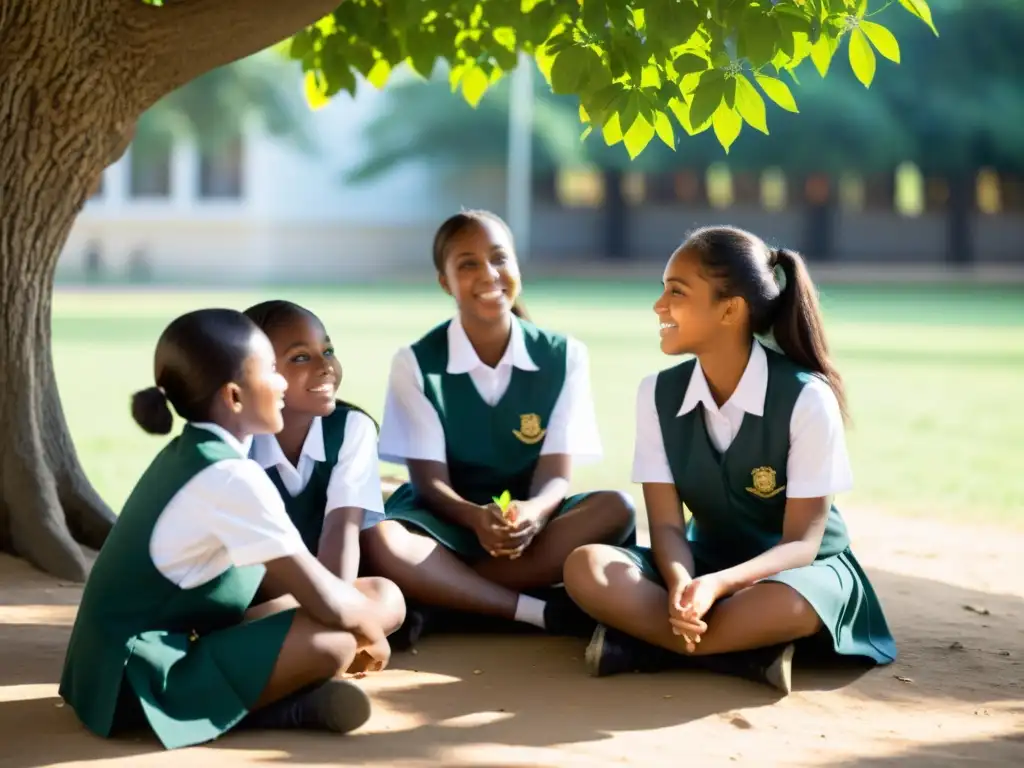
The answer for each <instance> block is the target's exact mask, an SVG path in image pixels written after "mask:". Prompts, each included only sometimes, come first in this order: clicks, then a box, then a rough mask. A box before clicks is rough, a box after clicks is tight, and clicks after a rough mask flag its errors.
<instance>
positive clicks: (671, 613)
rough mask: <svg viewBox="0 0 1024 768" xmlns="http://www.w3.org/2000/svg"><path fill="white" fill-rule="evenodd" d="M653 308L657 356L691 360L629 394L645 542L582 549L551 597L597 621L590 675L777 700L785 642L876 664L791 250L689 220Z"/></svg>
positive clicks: (815, 343) (867, 585)
mask: <svg viewBox="0 0 1024 768" xmlns="http://www.w3.org/2000/svg"><path fill="white" fill-rule="evenodd" d="M654 311H655V312H656V313H657V315H658V320H659V332H660V335H661V349H662V351H663V352H664V353H665V354H667V355H682V354H692V355H694V356H695V357H694V358H692V359H689V360H687V361H685V362H683V363H680V364H679V365H677V366H675V367H673V368H669V369H667V370H664V371H661V372H660V373H657V374H653V375H651V376H648V377H647V378H645V379H644V380H643V381H642V382H641V384H640V388H639V392H638V394H637V404H636V407H637V417H636V418H637V420H636V424H637V426H636V441H635V453H634V461H633V480H634V482H638V483H642V484H643V491H644V499H645V500H646V503H647V515H648V520H649V523H650V534H651V547H650V549H648V548H641V547H631V548H615V547H609V546H601V545H592V546H587V547H581V548H580V549H577V550H576V551H575V552H573V553H572V554H571V555H570V556H569V558H568V560H567V561H566V566H565V583H566V587H567V589H568V590H569V594H570V595H571V596H572V597H573V599H575V600H576V602H577V603H578V604H579V605H580V606H581V607H582V608H583V609H584V610H586V611H587V612H588V613H589V614H590V615H591V616H593V617H594V618H595V619H597V620H598V621H599V622H601V624H600V625H599V626H598V627H597V629H596V630H595V632H594V635H593V637H592V639H591V643H590V646H589V648H588V649H587V654H586V657H587V664H588V666H589V668H590V672H591V673H592V674H594V675H608V674H614V673H617V672H624V671H628V670H634V669H638V670H645V671H655V670H658V669H666V668H672V667H677V666H699V667H704V668H707V669H712V670H717V671H720V672H723V673H728V674H734V675H739V676H742V677H746V678H748V679H752V680H756V681H759V682H762V683H767V684H769V685H771V686H773V687H775V688H777V689H778V690H780V691H782V692H783V693H789V691H790V688H791V684H792V682H791V664H792V659H793V655H794V652H795V650H796V649H797V647H798V645H799V646H801V647H802V648H805V649H809V648H814V649H816V650H821V651H823V652H824V653H825V654H826V655H831V656H845V657H854V658H860V659H863V660H866V661H868V662H869V663H875V664H888V663H890V662H892V661H894V660H895V658H896V643H895V641H894V640H893V637H892V634H891V633H890V631H889V627H888V624H887V623H886V619H885V615H884V613H883V611H882V606H881V604H880V602H879V600H878V597H877V596H876V594H875V591H874V589H873V588H872V586H871V582H870V581H869V579H868V577H867V574H866V573H865V572H864V571H863V569H862V568H861V566H860V564H859V563H858V561H857V559H856V557H854V554H853V552H852V551H851V549H850V538H849V535H848V534H847V530H846V524H845V523H844V521H843V518H842V515H841V514H840V512H839V510H838V509H837V507H836V506H835V504H833V501H832V499H833V497H834V496H835V494H837V493H842V492H844V491H848V490H849V489H850V487H851V486H852V483H853V477H852V473H851V470H850V462H849V457H848V456H847V453H846V443H845V436H844V417H845V414H846V398H845V395H844V391H843V384H842V379H841V378H840V376H839V373H838V371H837V370H836V368H835V366H834V365H833V363H832V361H831V358H830V356H829V349H828V344H827V342H826V338H825V331H824V325H823V322H822V318H821V313H820V311H819V308H818V299H817V295H816V292H815V289H814V284H813V283H812V281H811V277H810V275H809V274H808V272H807V269H806V267H805V266H804V262H803V259H802V258H801V257H800V255H799V254H798V253H795V252H793V251H789V250H785V249H776V248H770V247H769V246H767V245H766V244H765V243H764V241H763V240H761V238H759V237H757V236H756V235H753V234H751V233H750V232H746V231H744V230H741V229H737V228H734V227H710V228H705V229H700V230H697V231H696V232H694V233H693V234H692V235H690V237H689V238H688V239H687V240H686V242H685V243H683V245H682V246H681V247H680V248H679V249H678V250H677V251H676V252H675V253H674V254H673V255H672V257H671V258H670V259H669V261H668V265H667V266H666V267H665V271H664V275H663V289H662V293H661V296H660V297H659V298H658V300H657V301H656V302H655V304H654ZM769 334H770V335H771V336H772V337H774V342H775V345H776V346H777V347H778V349H779V350H781V352H776V351H773V350H772V349H769V348H766V347H765V346H763V345H762V343H761V341H760V340H759V337H762V338H763V337H766V336H768V335H769ZM684 504H685V505H686V507H687V508H688V509H689V510H690V513H691V518H690V520H689V522H688V523H687V522H686V520H685V518H684V516H683V505H684Z"/></svg>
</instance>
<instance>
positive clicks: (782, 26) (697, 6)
mask: <svg viewBox="0 0 1024 768" xmlns="http://www.w3.org/2000/svg"><path fill="white" fill-rule="evenodd" d="M898 3H899V5H900V6H902V8H903V9H904V10H905V11H906V12H908V13H910V14H911V15H912V16H914V17H916V18H917V19H918V20H919V21H920V22H922V23H923V24H925V25H927V27H928V28H930V29H931V31H932V32H933V33H934V34H936V35H937V34H938V32H937V30H936V28H935V24H934V21H933V19H932V14H931V9H930V8H929V5H928V3H926V2H925V0H898ZM875 5H877V6H878V7H877V8H874V6H875ZM893 5H894V2H893V0H889V2H886V3H884V4H881V0H879V1H878V2H869V0H626V1H625V2H610V0H387V1H386V2H385V0H346V2H344V3H342V4H341V5H340V6H339V8H338V9H337V10H336V11H335V12H334V13H333V14H332V15H330V16H328V17H326V18H324V19H321V20H320V21H319V22H317V23H316V24H315V25H312V26H310V27H308V28H306V29H305V30H302V31H301V32H299V33H298V34H296V35H295V36H294V37H293V38H292V39H291V40H290V41H289V43H288V44H287V52H288V55H289V56H290V57H291V58H293V59H296V60H298V61H300V62H301V64H302V68H303V71H304V73H305V74H304V77H305V81H304V82H305V92H306V97H307V100H308V101H309V103H310V104H311V105H312V106H313V107H314V108H316V107H318V106H321V105H323V104H324V103H326V102H327V100H329V99H330V98H331V97H332V96H334V95H335V94H337V93H339V92H341V91H343V90H344V91H348V92H349V93H352V94H354V93H355V90H356V87H357V77H356V76H357V74H358V75H361V76H362V77H364V78H365V79H366V80H367V81H369V82H370V83H371V84H372V85H373V86H375V87H377V88H380V87H383V86H384V84H385V83H387V81H388V79H389V77H390V75H391V72H392V71H393V70H394V69H395V68H397V67H399V66H400V65H402V64H403V63H408V65H409V66H410V67H411V68H412V69H413V70H414V71H416V72H417V73H419V74H420V75H421V76H423V77H424V78H429V77H430V76H431V74H432V73H433V71H434V68H435V66H436V64H437V60H438V59H439V58H440V59H443V60H445V61H446V62H447V63H448V69H449V83H450V86H451V89H452V91H453V92H454V91H458V90H461V93H462V96H463V97H464V98H465V100H466V101H467V102H468V103H469V104H470V105H472V106H474V107H475V106H476V105H478V104H479V103H480V101H481V99H482V98H483V96H484V94H485V93H486V92H487V91H488V89H490V88H491V87H493V86H494V84H495V83H497V82H498V81H499V80H500V79H501V77H502V75H503V74H504V73H505V72H508V71H509V70H511V69H513V68H515V66H516V63H517V55H516V54H517V51H519V50H523V51H526V52H528V53H530V54H531V55H533V56H534V57H535V58H536V61H537V64H538V66H539V67H540V69H541V71H542V72H543V73H544V76H545V78H546V79H547V82H548V84H549V85H550V87H551V90H552V91H553V92H554V93H555V94H563V95H572V96H574V97H578V99H579V103H580V106H579V116H580V120H581V121H582V122H583V124H584V125H585V126H586V128H585V130H584V132H583V133H584V136H586V135H587V134H589V133H590V131H591V130H593V129H595V128H596V129H597V130H598V131H600V132H601V134H602V135H603V138H604V140H605V142H606V143H607V144H608V145H617V144H620V143H621V144H622V145H623V146H624V147H625V149H626V151H627V153H628V154H629V157H630V158H635V157H637V156H638V155H639V154H640V153H641V152H642V151H643V150H644V148H645V147H647V146H648V145H649V144H650V142H651V141H653V140H654V138H655V137H658V138H659V139H660V140H661V141H662V142H663V143H664V144H666V145H667V146H669V147H671V148H673V149H674V148H675V147H676V144H677V142H678V134H679V130H678V129H680V128H681V129H682V131H683V132H685V133H686V134H688V135H691V136H693V135H696V134H700V133H703V132H705V131H708V130H709V129H710V130H712V131H713V133H714V135H715V137H716V138H717V140H718V142H719V143H720V144H721V145H722V146H723V147H724V148H725V150H726V151H727V152H728V151H729V150H730V148H731V147H732V146H733V144H734V143H735V141H736V140H737V138H738V137H739V135H740V133H741V132H742V128H743V126H744V125H748V126H750V127H751V128H753V129H755V130H757V131H760V132H761V133H768V130H769V127H768V105H769V103H771V105H773V108H779V109H782V110H785V111H789V112H797V111H798V107H797V102H796V99H795V97H794V95H793V91H792V89H791V88H790V85H789V84H788V83H787V82H786V80H784V79H783V76H787V77H789V79H790V81H792V82H793V83H797V82H798V81H797V80H796V79H795V75H794V70H795V69H796V68H797V67H798V66H799V65H800V64H801V63H802V62H804V61H805V60H808V59H810V60H811V61H813V63H814V65H815V67H816V68H817V70H818V72H819V73H820V75H821V77H825V76H826V75H827V74H828V72H829V69H830V67H831V66H832V63H833V61H834V59H835V57H836V54H837V52H838V51H839V50H840V47H841V45H842V44H843V43H844V41H848V47H847V50H848V59H849V65H850V67H851V69H852V70H853V72H854V73H855V74H856V76H857V78H858V80H860V82H861V83H863V85H864V86H870V85H871V83H872V82H873V80H874V78H875V74H876V72H877V69H878V61H877V56H876V51H877V53H878V54H879V55H881V56H882V57H884V58H885V59H888V60H890V61H894V62H899V60H900V48H899V44H898V42H897V40H896V38H895V36H893V35H892V33H891V32H890V31H889V30H888V29H887V28H886V27H885V26H883V25H882V24H881V23H880V22H879V21H878V17H879V14H880V13H881V11H884V10H887V9H888V8H889V7H890V6H893ZM869 6H870V7H869ZM872 8H874V9H873V10H872Z"/></svg>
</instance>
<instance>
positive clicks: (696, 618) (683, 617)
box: [668, 574, 722, 653]
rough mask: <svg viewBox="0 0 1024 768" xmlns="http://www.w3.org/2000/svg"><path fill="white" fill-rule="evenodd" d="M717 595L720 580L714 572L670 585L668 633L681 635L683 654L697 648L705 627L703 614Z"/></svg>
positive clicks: (719, 594)
mask: <svg viewBox="0 0 1024 768" xmlns="http://www.w3.org/2000/svg"><path fill="white" fill-rule="evenodd" d="M721 597H722V583H721V582H720V581H719V579H718V578H717V577H716V576H715V575H714V574H708V575H707V576H700V577H698V578H696V579H693V580H691V581H680V582H678V583H676V584H674V585H670V587H669V590H668V623H669V624H671V625H672V633H673V634H675V635H678V636H680V637H682V638H683V641H684V642H685V643H686V651H687V653H693V652H694V651H695V650H696V649H697V643H699V642H700V638H701V635H703V634H704V633H705V632H707V629H708V625H707V622H705V621H704V617H705V615H706V614H707V612H708V611H710V610H711V606H713V605H714V604H715V601H717V600H718V599H720V598H721Z"/></svg>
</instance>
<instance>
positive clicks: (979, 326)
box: [54, 273, 1024, 526]
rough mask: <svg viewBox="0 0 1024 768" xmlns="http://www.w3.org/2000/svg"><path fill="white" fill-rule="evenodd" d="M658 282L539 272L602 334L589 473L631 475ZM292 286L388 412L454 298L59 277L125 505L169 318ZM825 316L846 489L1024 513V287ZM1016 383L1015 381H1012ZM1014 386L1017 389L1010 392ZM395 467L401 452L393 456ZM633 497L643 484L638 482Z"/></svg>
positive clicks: (72, 355)
mask: <svg viewBox="0 0 1024 768" xmlns="http://www.w3.org/2000/svg"><path fill="white" fill-rule="evenodd" d="M657 279H658V278H657V275H654V274H653V273H652V278H651V281H650V284H649V285H647V284H644V285H639V284H629V285H612V284H606V283H595V282H588V281H573V282H566V281H562V282H550V283H544V284H539V285H532V284H531V285H529V286H528V293H527V295H526V299H527V303H528V305H529V308H530V312H531V314H532V315H533V317H534V319H535V320H536V321H537V322H538V323H539V324H541V325H544V326H547V327H549V328H551V329H553V330H558V331H563V332H567V333H570V334H572V335H574V336H576V337H578V338H580V339H581V340H583V341H584V342H585V343H586V344H587V345H588V347H589V349H590V357H591V376H592V379H593V385H594V394H595V398H596V400H597V407H598V416H599V419H600V425H601V432H602V437H603V440H604V444H605V460H604V462H603V463H602V464H600V465H597V466H594V467H586V468H583V469H581V470H580V471H579V472H578V473H577V474H576V476H575V479H574V485H575V486H576V488H577V489H581V490H582V489H587V488H597V487H602V488H608V487H613V488H623V489H630V488H631V485H630V482H629V471H630V463H631V457H632V449H633V445H632V441H633V425H634V417H633V405H634V396H635V392H636V386H637V384H638V382H639V381H640V379H641V377H643V376H644V375H645V374H647V373H649V372H653V371H657V370H659V369H660V368H664V367H668V366H669V365H671V364H673V363H674V362H675V361H674V360H672V359H669V358H666V357H664V356H663V355H661V353H660V351H659V349H658V339H657V330H656V327H655V318H654V314H653V312H652V311H651V304H652V303H653V301H654V300H655V299H656V298H657ZM277 296H280V297H283V298H289V299H292V300H295V301H298V302H300V303H302V304H305V305H306V306H308V307H310V308H311V309H312V310H314V311H315V312H316V313H317V314H319V315H320V317H321V318H322V319H323V320H324V321H325V323H326V324H327V327H328V330H329V332H330V333H331V334H332V336H333V338H334V340H335V342H336V344H337V345H338V354H339V357H340V359H341V361H342V364H343V366H344V367H345V379H344V381H343V383H342V393H343V395H344V397H346V398H347V399H350V400H353V401H355V402H357V403H359V404H361V405H362V406H363V407H365V408H366V409H367V410H369V411H370V412H371V413H373V414H374V415H376V416H377V417H378V418H379V416H380V414H381V410H382V408H383V402H384V386H385V383H386V381H387V373H388V367H389V364H390V360H391V356H392V354H393V353H394V351H395V350H396V349H397V348H398V347H399V346H400V345H402V344H407V343H409V342H411V341H414V340H415V339H416V338H418V337H419V335H421V334H422V333H423V332H424V331H426V330H427V329H429V328H430V327H431V326H432V325H433V324H434V323H436V322H439V321H441V320H443V319H444V318H445V317H447V316H448V314H449V313H450V312H451V305H450V303H449V301H450V300H448V299H447V297H446V296H444V295H443V294H441V292H440V291H439V290H438V289H437V288H434V287H413V286H400V287H389V286H366V287H364V286H359V287H346V288H339V289H332V290H314V289H297V288H288V289H284V290H281V291H280V292H275V291H273V290H266V291H263V292H259V293H255V292H251V291H246V292H227V291H221V292H191V293H184V292H159V291H134V292H132V291H123V290H121V291H111V292H106V293H96V292H76V291H73V290H58V292H57V295H56V297H55V307H54V355H55V359H56V366H57V372H58V378H59V381H60V387H61V396H62V399H63V402H64V408H65V411H66V412H67V416H68V420H69V422H70V424H71V430H72V433H73V435H74V437H75V440H76V444H77V446H78V450H79V453H80V455H81V457H82V461H83V462H84V464H85V467H86V469H87V471H88V472H89V474H90V476H91V477H92V479H93V482H94V483H95V484H96V486H97V487H98V489H99V491H100V492H101V493H102V494H103V495H104V497H105V498H106V499H107V500H108V501H109V502H110V504H111V505H113V506H114V507H115V508H120V505H121V504H122V503H123V501H124V499H125V498H126V496H127V494H128V493H129V491H130V490H131V488H132V485H133V484H134V482H135V480H136V478H137V477H138V476H139V474H140V473H141V472H142V471H143V469H144V468H145V467H146V464H147V463H148V462H149V460H150V459H151V458H152V456H153V455H154V453H155V452H156V451H157V450H158V449H159V448H160V446H161V445H162V444H163V440H162V439H159V438H154V437H151V436H148V435H146V434H144V433H143V432H142V431H141V430H140V429H139V428H138V427H137V426H136V425H135V424H134V422H133V421H132V419H131V416H130V414H129V412H128V398H129V395H130V394H131V392H133V391H134V390H136V389H139V388H142V387H145V386H149V385H151V384H152V355H153V347H154V344H155V342H156V339H157V336H158V335H159V333H160V331H161V330H162V329H163V327H164V325H165V324H166V323H167V322H168V321H169V320H170V319H171V318H172V317H174V316H175V315H176V314H178V313H181V312H183V311H187V310H189V309H194V308H197V307H202V306H230V307H236V308H239V309H243V308H245V307H246V306H248V304H250V303H254V302H255V301H258V300H262V299H265V298H270V297H277ZM822 302H823V304H824V307H825V311H826V321H827V327H828V331H829V334H830V338H831V342H832V346H833V349H834V353H835V356H836V358H837V361H838V364H839V367H840V370H841V372H842V373H843V375H844V377H845V378H846V381H847V386H848V390H849V397H850V404H851V409H852V415H853V424H852V425H851V428H850V431H849V433H848V440H849V445H850V450H851V453H852V456H853V462H854V472H855V479H856V490H855V491H854V492H852V493H851V494H849V496H848V497H847V498H844V499H841V500H840V502H841V504H842V505H843V506H844V508H850V507H856V506H858V505H861V506H865V505H871V506H877V507H884V508H885V509H886V510H888V511H891V512H895V513H900V514H907V515H922V516H942V517H946V518H949V517H952V516H954V515H956V516H958V517H962V518H966V519H970V520H986V521H995V522H1003V523H1010V524H1013V525H1016V526H1024V514H1021V512H1020V510H1022V509H1024V481H1022V479H1021V475H1019V474H1018V472H1021V471H1022V468H1024V461H1022V460H1024V440H1022V437H1021V435H1022V434H1024V411H1022V409H1021V407H1020V402H1019V401H1020V400H1021V397H1022V395H1024V292H1021V291H1019V290H1013V289H999V288H973V287H963V288H955V287H953V288H932V287H923V286H922V287H876V286H872V287H854V286H843V287H826V288H823V289H822ZM1014 381H1016V382H1017V383H1016V384H1014V383H1013V382H1014ZM1014 392H1016V395H1014ZM385 469H386V470H389V471H392V470H394V468H393V467H388V466H385ZM633 490H634V491H635V492H636V495H637V496H638V497H639V488H633Z"/></svg>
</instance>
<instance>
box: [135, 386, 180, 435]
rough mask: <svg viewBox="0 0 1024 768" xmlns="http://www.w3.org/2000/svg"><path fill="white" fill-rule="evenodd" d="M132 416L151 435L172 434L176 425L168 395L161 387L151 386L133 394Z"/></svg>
mask: <svg viewBox="0 0 1024 768" xmlns="http://www.w3.org/2000/svg"><path fill="white" fill-rule="evenodd" d="M132 418H133V419H135V423H136V424H138V425H139V426H140V427H142V428H143V429H144V430H146V431H147V432H149V434H151V435H167V434H170V432H171V427H173V426H174V416H173V415H172V414H171V409H170V408H169V407H168V405H167V395H166V394H165V393H164V391H163V390H162V389H161V388H160V387H149V388H147V389H143V390H140V391H138V392H136V393H135V394H134V395H132Z"/></svg>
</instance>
